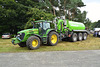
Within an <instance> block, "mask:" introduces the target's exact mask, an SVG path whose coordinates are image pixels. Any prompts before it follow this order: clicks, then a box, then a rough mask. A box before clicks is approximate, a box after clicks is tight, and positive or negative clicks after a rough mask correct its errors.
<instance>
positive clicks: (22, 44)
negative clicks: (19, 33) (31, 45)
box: [18, 42, 26, 47]
mask: <svg viewBox="0 0 100 67" xmlns="http://www.w3.org/2000/svg"><path fill="white" fill-rule="evenodd" d="M18 45H19V46H20V47H26V43H25V42H21V43H18Z"/></svg>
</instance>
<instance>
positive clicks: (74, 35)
mask: <svg viewBox="0 0 100 67" xmlns="http://www.w3.org/2000/svg"><path fill="white" fill-rule="evenodd" d="M70 41H71V42H76V41H77V34H76V33H73V34H72V36H71V37H70Z"/></svg>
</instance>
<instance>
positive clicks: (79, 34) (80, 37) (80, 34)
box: [78, 33, 82, 41]
mask: <svg viewBox="0 0 100 67" xmlns="http://www.w3.org/2000/svg"><path fill="white" fill-rule="evenodd" d="M78 40H79V41H81V40H82V33H78Z"/></svg>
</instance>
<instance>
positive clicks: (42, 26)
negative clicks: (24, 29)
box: [33, 20, 51, 35]
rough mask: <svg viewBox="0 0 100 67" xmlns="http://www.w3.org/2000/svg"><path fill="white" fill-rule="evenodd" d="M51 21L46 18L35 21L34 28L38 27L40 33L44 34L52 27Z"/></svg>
mask: <svg viewBox="0 0 100 67" xmlns="http://www.w3.org/2000/svg"><path fill="white" fill-rule="evenodd" d="M50 22H51V21H45V20H38V21H34V25H33V28H38V29H39V34H40V35H43V34H45V33H46V31H47V30H48V29H50Z"/></svg>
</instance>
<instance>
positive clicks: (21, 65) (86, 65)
mask: <svg viewBox="0 0 100 67" xmlns="http://www.w3.org/2000/svg"><path fill="white" fill-rule="evenodd" d="M0 67H100V50H88V51H52V52H26V53H0Z"/></svg>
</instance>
